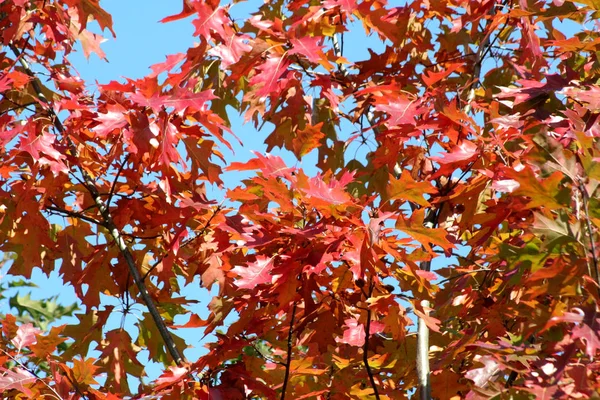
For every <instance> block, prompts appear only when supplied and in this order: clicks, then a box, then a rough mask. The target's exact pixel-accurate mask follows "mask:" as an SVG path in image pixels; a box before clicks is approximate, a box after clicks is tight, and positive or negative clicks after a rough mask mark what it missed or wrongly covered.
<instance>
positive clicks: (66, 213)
mask: <svg viewBox="0 0 600 400" xmlns="http://www.w3.org/2000/svg"><path fill="white" fill-rule="evenodd" d="M44 209H45V210H46V211H48V212H50V213H51V214H52V213H53V212H56V213H61V214H63V215H62V216H63V217H64V216H67V217H71V218H79V219H81V220H83V221H87V222H89V223H91V224H95V225H99V226H104V224H103V223H102V222H100V221H98V220H97V219H94V218H91V217H88V216H87V215H84V214H81V213H78V212H75V211H70V210H65V209H63V208H59V207H54V206H46V207H44Z"/></svg>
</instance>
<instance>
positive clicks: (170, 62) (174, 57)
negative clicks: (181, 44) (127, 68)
mask: <svg viewBox="0 0 600 400" xmlns="http://www.w3.org/2000/svg"><path fill="white" fill-rule="evenodd" d="M184 59H185V54H184V53H177V54H171V55H168V56H167V60H166V61H165V62H163V63H158V64H154V65H151V66H150V69H151V70H152V73H151V74H150V75H148V77H149V78H155V77H157V76H158V75H160V74H162V73H163V72H168V71H170V70H172V69H173V68H175V66H176V65H177V64H179V63H180V62H181V61H183V60H184Z"/></svg>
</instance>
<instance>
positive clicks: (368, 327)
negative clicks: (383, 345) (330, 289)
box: [363, 279, 379, 400]
mask: <svg viewBox="0 0 600 400" xmlns="http://www.w3.org/2000/svg"><path fill="white" fill-rule="evenodd" d="M373 287H374V284H373V280H372V279H371V283H370V284H369V296H368V297H367V301H368V300H369V298H370V297H371V295H372V294H373ZM370 335H371V309H370V308H367V324H366V325H365V344H364V345H363V363H364V364H365V369H366V370H367V375H369V382H371V388H373V395H374V396H375V400H379V391H378V390H377V384H376V383H375V377H374V376H373V371H372V370H371V366H370V365H369V336H370Z"/></svg>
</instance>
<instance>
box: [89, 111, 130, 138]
mask: <svg viewBox="0 0 600 400" xmlns="http://www.w3.org/2000/svg"><path fill="white" fill-rule="evenodd" d="M106 110H107V113H106V114H98V116H97V117H96V118H95V120H96V121H99V122H100V125H96V126H95V127H94V132H96V136H97V137H99V138H101V139H106V137H107V136H108V135H109V134H111V133H112V132H113V131H114V130H115V129H121V128H122V127H124V126H125V125H127V120H126V119H125V112H127V110H126V109H125V108H123V107H122V106H120V105H119V104H114V105H113V104H109V105H108V106H107V107H106Z"/></svg>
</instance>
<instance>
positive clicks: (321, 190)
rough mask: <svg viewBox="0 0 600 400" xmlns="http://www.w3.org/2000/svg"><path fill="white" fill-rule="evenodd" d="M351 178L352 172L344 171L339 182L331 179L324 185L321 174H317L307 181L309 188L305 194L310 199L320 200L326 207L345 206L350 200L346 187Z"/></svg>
mask: <svg viewBox="0 0 600 400" xmlns="http://www.w3.org/2000/svg"><path fill="white" fill-rule="evenodd" d="M353 176H354V174H353V173H352V172H348V171H346V172H344V175H343V176H342V178H341V179H340V180H339V181H338V180H337V179H335V178H333V177H332V178H331V179H330V180H329V183H325V181H324V180H323V177H322V176H321V174H318V175H317V176H315V177H314V178H311V179H310V180H309V187H308V190H305V192H306V194H308V195H309V196H310V197H311V198H312V199H318V200H322V201H323V202H324V204H326V205H333V206H335V205H341V204H345V203H347V202H348V201H349V200H350V199H351V196H350V194H349V193H348V192H346V186H347V185H348V183H350V182H352V178H353Z"/></svg>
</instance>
